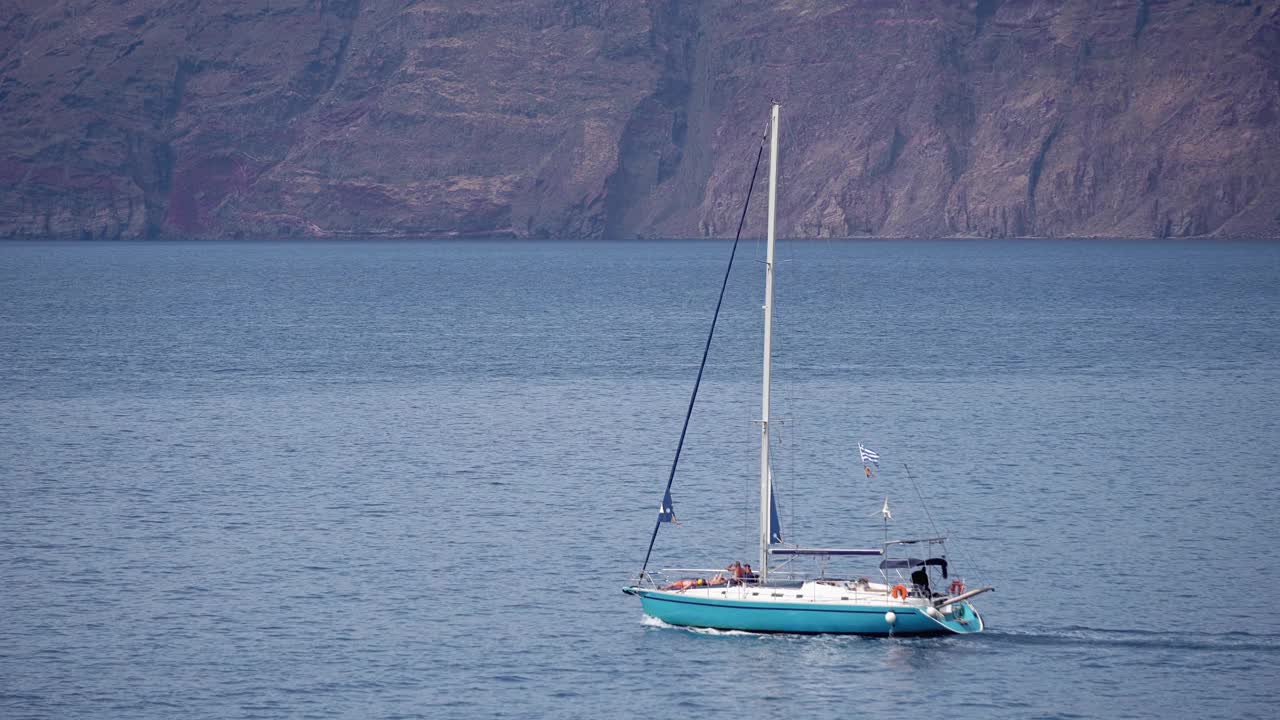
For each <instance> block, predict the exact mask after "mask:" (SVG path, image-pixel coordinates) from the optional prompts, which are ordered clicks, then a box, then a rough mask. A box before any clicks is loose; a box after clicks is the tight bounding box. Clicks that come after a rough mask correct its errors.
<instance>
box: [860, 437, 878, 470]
mask: <svg viewBox="0 0 1280 720" xmlns="http://www.w3.org/2000/svg"><path fill="white" fill-rule="evenodd" d="M858 456H859V457H861V458H862V464H863V465H866V464H868V463H870V464H873V465H875V466H876V467H880V453H878V452H875V451H874V450H868V449H866V448H864V447H862V443H858Z"/></svg>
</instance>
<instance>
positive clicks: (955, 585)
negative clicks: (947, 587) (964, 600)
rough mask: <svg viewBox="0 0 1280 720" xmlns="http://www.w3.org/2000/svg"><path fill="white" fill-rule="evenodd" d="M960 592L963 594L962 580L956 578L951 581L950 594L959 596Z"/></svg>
mask: <svg viewBox="0 0 1280 720" xmlns="http://www.w3.org/2000/svg"><path fill="white" fill-rule="evenodd" d="M962 592H964V581H963V580H961V579H960V578H956V579H955V580H952V581H951V594H952V595H959V594H960V593H962Z"/></svg>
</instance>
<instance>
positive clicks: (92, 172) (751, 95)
mask: <svg viewBox="0 0 1280 720" xmlns="http://www.w3.org/2000/svg"><path fill="white" fill-rule="evenodd" d="M246 8H248V9H246ZM770 98H777V99H779V100H781V101H782V102H783V104H784V113H783V143H784V153H785V154H784V156H783V157H784V165H783V167H782V178H781V187H780V202H781V205H782V207H781V208H780V215H779V217H780V220H781V222H782V226H781V227H782V231H783V233H784V234H787V235H797V236H813V237H848V236H863V235H877V236H892V237H937V236H980V237H1008V236H1050V237H1067V236H1106V237H1170V236H1178V237H1183V236H1206V235H1217V236H1239V235H1243V236H1269V237H1275V236H1280V5H1278V3H1277V2H1276V1H1275V0H1269V1H1265V2H1264V1H1261V0H1253V1H1249V0H1238V1H1234V2H1225V1H1224V2H1212V3H1209V2H1193V1H1192V0H1168V1H1167V2H1155V1H1153V0H1138V1H1137V2H1130V1H1125V2H1121V1H1102V0H1093V1H1086V0H1067V1H1066V2H1049V1H1048V0H1020V1H1015V0H1007V1H1005V2H1000V1H999V0H978V1H977V2H969V3H956V2H950V1H948V0H921V1H920V2H911V3H903V2H899V1H898V0H856V1H854V2H849V3H843V4H841V3H832V2H828V1H824V0H789V1H787V2H777V0H769V1H767V2H766V1H764V0H746V1H738V2H729V1H728V0H708V1H707V2H698V3H688V2H685V3H682V2H678V1H677V0H621V1H620V2H610V3H594V2H585V1H583V0H508V1H507V2H502V3H456V2H448V1H447V0H435V1H429V2H420V3H413V4H409V5H407V6H404V7H401V6H399V5H396V6H394V7H393V6H392V5H391V4H389V3H369V2H365V3H361V2H358V1H357V0H340V1H336V2H330V1H324V2H316V1H315V0H272V2H270V3H267V2H260V3H256V4H255V3H225V4H224V3H204V2H198V1H197V0H188V1H187V2H181V3H173V2H161V1H160V0H132V1H129V2H117V1H108V0H41V1H40V2H36V1H35V0H11V2H10V3H9V4H7V5H6V8H5V9H4V10H0V187H3V189H4V192H3V194H2V195H0V235H4V236H16V237H95V238H134V237H226V236H248V237H277V236H301V237H342V236H356V237H364V236H371V237H422V236H495V235H498V236H504V235H505V236H516V237H591V238H599V237H605V238H620V237H634V236H693V235H713V236H725V235H730V234H732V233H733V231H734V229H735V227H736V224H737V219H738V214H739V212H740V211H741V202H742V199H743V194H744V192H745V190H746V185H747V180H748V177H749V174H750V171H751V163H752V161H753V160H754V155H755V151H756V148H757V147H758V140H759V136H760V134H761V133H762V132H763V131H764V129H765V128H764V120H765V118H766V116H767V102H768V100H769V99H770ZM762 213H763V203H759V204H756V205H755V206H754V209H753V216H754V217H753V222H755V223H757V224H755V225H754V226H753V227H755V228H759V227H760V225H759V224H758V223H759V222H760V219H761V217H762Z"/></svg>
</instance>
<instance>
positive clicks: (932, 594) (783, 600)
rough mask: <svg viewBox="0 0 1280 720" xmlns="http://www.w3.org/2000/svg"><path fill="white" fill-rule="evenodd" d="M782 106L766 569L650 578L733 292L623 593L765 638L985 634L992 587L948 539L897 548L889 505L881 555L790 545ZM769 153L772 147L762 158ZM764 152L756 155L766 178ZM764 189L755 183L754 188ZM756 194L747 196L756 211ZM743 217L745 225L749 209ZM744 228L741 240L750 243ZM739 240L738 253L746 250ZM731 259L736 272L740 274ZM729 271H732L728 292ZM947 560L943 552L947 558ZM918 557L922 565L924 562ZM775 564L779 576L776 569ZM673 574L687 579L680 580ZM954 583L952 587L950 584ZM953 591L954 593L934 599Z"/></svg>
mask: <svg viewBox="0 0 1280 720" xmlns="http://www.w3.org/2000/svg"><path fill="white" fill-rule="evenodd" d="M778 115H779V105H778V103H776V102H775V103H772V106H771V111H770V121H769V135H768V136H769V141H768V144H769V208H768V229H767V245H766V257H765V263H764V267H765V298H764V370H763V387H762V390H761V418H760V422H759V426H760V533H759V546H760V560H759V563H760V564H759V566H758V572H757V571H751V570H750V568H749V566H747V571H744V570H743V569H742V568H743V566H741V564H740V563H734V564H733V565H732V566H731V567H730V568H726V569H720V568H683V569H682V568H673V569H668V570H663V571H658V572H653V573H651V572H649V571H648V564H649V557H650V555H651V553H652V551H653V543H654V539H656V537H657V533H658V529H659V528H660V527H661V526H662V524H663V523H664V522H670V521H672V520H673V519H674V517H675V515H674V507H673V505H672V501H671V483H672V480H673V479H674V477H675V470H676V464H677V463H678V462H679V456H680V448H681V447H683V445H684V437H685V432H686V431H687V430H688V424H689V418H690V416H691V415H692V411H693V405H694V402H695V401H696V399H697V392H698V385H699V383H700V382H701V379H702V370H703V368H705V367H706V360H707V352H708V350H709V349H710V347H711V338H712V336H713V335H714V333H715V322H716V320H715V319H716V318H718V317H719V314H720V304H721V303H723V301H724V286H723V285H722V287H721V292H720V301H719V302H718V303H717V305H716V314H715V316H714V317H713V320H712V329H711V334H709V335H708V337H707V344H706V347H705V348H704V350H703V356H702V366H701V367H700V368H699V370H698V380H697V381H696V382H695V384H694V391H693V397H692V398H691V399H690V402H689V412H688V413H686V415H685V429H684V430H683V431H682V432H681V434H680V444H679V445H678V446H677V450H676V461H675V462H674V463H673V464H672V468H671V474H670V476H669V477H668V479H667V489H666V492H665V493H664V494H663V498H662V503H661V504H660V506H659V509H658V519H657V521H656V523H655V524H654V530H653V536H652V537H651V538H650V541H649V551H648V553H646V555H645V563H644V567H642V568H641V570H640V573H639V575H638V577H637V578H636V580H635V582H634V583H633V584H631V585H629V586H627V587H624V588H623V592H625V593H627V594H628V595H633V596H637V597H639V598H640V604H641V607H642V608H643V610H644V612H645V614H647V615H649V616H651V617H654V618H657V619H658V620H661V621H662V622H664V623H667V624H669V625H676V626H687V627H695V628H712V629H717V630H742V631H747V632H760V633H835V634H853V635H879V636H890V635H892V636H907V635H953V634H967V633H977V632H981V631H982V629H983V620H982V616H981V615H980V614H979V613H978V611H977V609H976V608H975V607H974V606H973V604H972V603H971V602H970V600H971V599H972V598H973V597H974V596H976V595H979V594H981V593H984V592H988V591H990V590H992V589H993V588H991V587H981V588H975V589H966V588H965V586H964V583H963V581H962V580H960V579H959V578H954V577H952V576H951V574H950V571H949V565H948V561H947V559H946V554H945V548H946V545H945V543H946V538H945V537H927V538H908V539H897V538H894V539H891V538H890V536H889V534H888V533H889V521H890V520H891V519H892V513H891V511H890V508H889V500H888V498H887V497H886V498H885V502H884V505H883V507H882V508H881V511H880V514H881V516H882V518H883V520H884V535H883V537H882V538H881V542H880V543H879V544H878V546H872V547H860V548H857V547H854V548H837V547H800V546H796V545H790V544H786V543H784V542H782V533H781V529H780V523H779V521H778V513H777V506H776V503H775V501H774V494H773V476H772V473H771V472H770V458H769V446H770V427H769V410H770V403H769V390H770V369H771V368H770V361H771V355H772V349H771V341H772V337H771V336H772V327H773V272H774V227H775V210H776V204H777V184H778ZM763 149H764V145H763V142H762V144H761V148H760V152H761V153H762V152H763ZM759 163H760V153H757V156H756V170H757V172H758V170H759ZM754 186H755V174H753V175H752V182H751V187H752V188H754ZM750 197H751V190H750V189H748V191H747V202H748V203H749V202H750ZM742 217H743V219H744V220H745V218H746V208H745V207H744V208H743V213H742ZM741 232H742V222H741V221H740V222H739V227H738V236H739V237H740V236H741ZM737 242H738V240H737V238H735V240H734V250H735V252H736V249H737ZM732 262H733V261H732V255H731V256H730V265H729V268H730V270H731V269H732ZM728 277H729V270H726V272H725V281H726V283H727V281H728ZM859 449H860V452H861V457H862V460H863V463H864V465H867V467H868V475H870V466H869V465H868V463H869V462H875V464H876V465H878V464H879V463H878V461H879V458H878V456H877V455H876V454H875V453H874V452H872V451H869V450H866V449H865V448H862V447H861V445H860V446H859ZM939 549H940V550H941V553H938V552H937V551H938V550H939ZM917 554H918V555H919V556H916V555H917ZM833 558H854V559H857V558H863V559H866V560H869V561H871V562H873V563H875V565H876V571H878V572H872V573H868V574H869V575H870V576H869V577H866V576H864V577H838V576H837V577H828V576H827V574H826V571H825V568H826V567H827V565H828V563H829V562H830V561H831V560H832V559H833ZM803 559H813V560H817V561H818V566H819V567H821V568H823V571H822V572H820V573H817V574H810V575H807V576H806V575H800V576H799V577H797V573H794V572H790V571H789V570H788V569H787V568H789V567H790V564H792V563H795V562H797V561H801V560H803ZM775 564H776V565H777V567H776V568H775ZM673 573H683V574H686V575H692V576H687V577H684V578H682V579H679V580H674V581H672V580H671V578H672V574H673ZM948 580H950V583H949V584H948V583H947V581H948ZM935 583H937V586H938V587H942V586H945V587H946V591H945V592H943V591H935V590H934V587H935Z"/></svg>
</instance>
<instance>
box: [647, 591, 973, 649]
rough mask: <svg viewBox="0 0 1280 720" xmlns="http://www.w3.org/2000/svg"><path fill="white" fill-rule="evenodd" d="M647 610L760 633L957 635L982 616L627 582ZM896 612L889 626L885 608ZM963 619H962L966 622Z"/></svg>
mask: <svg viewBox="0 0 1280 720" xmlns="http://www.w3.org/2000/svg"><path fill="white" fill-rule="evenodd" d="M623 592H625V593H627V594H629V595H637V596H639V598H640V605H641V606H642V607H643V608H644V612H645V614H647V615H649V616H651V617H654V618H657V619H658V620H661V621H662V622H665V623H667V624H669V625H681V626H687V627H697V628H711V629H715V630H743V631H746V632H759V633H797V634H826V633H831V634H840V635H875V636H885V637H887V636H894V637H901V636H917V635H953V634H967V633H976V632H981V631H982V628H983V625H982V617H981V616H980V615H979V614H978V611H977V610H975V609H974V608H973V606H972V605H970V604H969V603H968V602H967V601H966V602H961V603H957V605H960V606H962V609H959V608H958V609H957V612H956V613H955V614H954V615H953V616H951V617H942V618H932V617H930V616H928V615H926V614H925V613H924V608H913V607H903V606H901V605H896V606H889V605H886V606H883V607H878V606H872V605H858V606H833V605H831V604H825V603H824V604H820V605H819V604H816V603H783V602H753V601H749V600H720V599H710V598H701V597H682V596H679V595H676V594H673V593H668V592H655V591H652V590H648V589H644V588H637V587H628V588H623ZM887 612H893V613H894V615H895V616H896V617H895V621H894V623H893V625H890V624H889V622H888V620H887V619H886V618H885V613H887ZM962 621H963V622H962Z"/></svg>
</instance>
